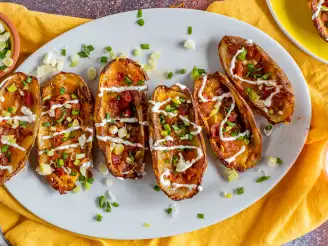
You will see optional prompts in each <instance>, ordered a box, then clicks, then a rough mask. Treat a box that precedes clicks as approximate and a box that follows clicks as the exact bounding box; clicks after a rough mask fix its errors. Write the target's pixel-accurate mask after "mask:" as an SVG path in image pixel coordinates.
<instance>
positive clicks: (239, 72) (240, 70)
mask: <svg viewBox="0 0 328 246" xmlns="http://www.w3.org/2000/svg"><path fill="white" fill-rule="evenodd" d="M243 71H244V66H243V63H242V62H241V61H238V62H237V66H236V68H235V71H234V72H235V74H236V75H237V76H239V77H242V76H243Z"/></svg>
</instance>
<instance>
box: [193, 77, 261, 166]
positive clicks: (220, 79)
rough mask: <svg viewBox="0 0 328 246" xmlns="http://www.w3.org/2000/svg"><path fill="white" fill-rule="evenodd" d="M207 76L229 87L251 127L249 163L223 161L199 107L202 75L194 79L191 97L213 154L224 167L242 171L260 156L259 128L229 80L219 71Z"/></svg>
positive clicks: (242, 114) (253, 163)
mask: <svg viewBox="0 0 328 246" xmlns="http://www.w3.org/2000/svg"><path fill="white" fill-rule="evenodd" d="M209 78H211V79H216V80H217V81H218V83H222V84H223V85H225V86H226V87H227V88H228V89H229V91H230V92H231V93H232V95H233V97H234V98H235V102H236V107H237V108H238V111H239V113H240V115H241V117H242V119H244V121H245V122H246V125H247V126H248V127H249V128H251V129H252V135H253V140H254V146H249V147H248V148H251V149H252V150H253V149H254V154H253V155H252V156H251V157H252V158H251V160H250V163H247V164H245V165H234V162H231V163H228V162H227V161H225V158H224V157H223V156H222V155H221V154H220V148H219V146H218V145H217V143H216V142H215V140H214V139H213V138H212V137H211V131H210V127H209V124H208V122H207V121H206V119H205V118H206V117H205V115H204V114H203V112H202V110H201V107H200V102H199V101H198V99H199V97H198V91H199V89H200V87H201V84H202V80H203V77H201V78H199V79H197V80H196V81H195V83H194V92H193V97H194V99H195V105H196V109H197V112H198V115H199V117H200V119H201V121H202V123H203V126H204V128H205V131H206V133H207V136H208V139H209V142H210V144H211V147H212V149H213V151H214V153H215V155H216V156H217V157H218V159H219V160H220V162H221V163H222V164H223V165H225V166H226V167H228V168H233V169H236V170H237V171H240V172H243V171H245V170H246V169H248V168H251V167H253V166H255V165H256V164H257V163H258V162H259V161H260V159H261V157H262V136H261V133H260V130H259V128H258V127H257V125H256V121H255V119H254V115H253V113H252V110H251V108H250V107H249V106H248V104H247V103H246V101H245V100H244V99H243V98H242V96H241V95H240V94H239V93H238V91H237V90H236V89H235V87H234V85H233V84H232V83H231V82H230V81H229V79H228V78H227V77H226V76H225V75H224V74H222V73H220V72H216V73H214V74H210V75H208V79H209ZM245 119H246V120H245Z"/></svg>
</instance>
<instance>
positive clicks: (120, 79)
mask: <svg viewBox="0 0 328 246" xmlns="http://www.w3.org/2000/svg"><path fill="white" fill-rule="evenodd" d="M116 78H117V80H118V81H122V80H123V79H124V73H121V72H118V73H117V77H116Z"/></svg>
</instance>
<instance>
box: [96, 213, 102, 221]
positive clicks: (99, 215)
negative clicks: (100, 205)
mask: <svg viewBox="0 0 328 246" xmlns="http://www.w3.org/2000/svg"><path fill="white" fill-rule="evenodd" d="M102 219H103V217H102V215H101V214H97V215H96V220H97V221H99V222H100V221H101V220H102Z"/></svg>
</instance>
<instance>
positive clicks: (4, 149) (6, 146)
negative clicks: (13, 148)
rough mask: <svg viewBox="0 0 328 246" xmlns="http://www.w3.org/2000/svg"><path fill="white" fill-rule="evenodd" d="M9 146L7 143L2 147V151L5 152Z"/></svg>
mask: <svg viewBox="0 0 328 246" xmlns="http://www.w3.org/2000/svg"><path fill="white" fill-rule="evenodd" d="M8 148H9V146H8V145H5V146H3V147H2V148H1V153H5V152H6V151H7V150H8Z"/></svg>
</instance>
